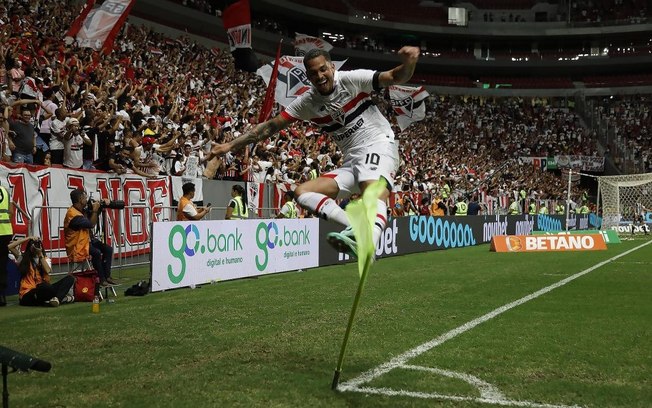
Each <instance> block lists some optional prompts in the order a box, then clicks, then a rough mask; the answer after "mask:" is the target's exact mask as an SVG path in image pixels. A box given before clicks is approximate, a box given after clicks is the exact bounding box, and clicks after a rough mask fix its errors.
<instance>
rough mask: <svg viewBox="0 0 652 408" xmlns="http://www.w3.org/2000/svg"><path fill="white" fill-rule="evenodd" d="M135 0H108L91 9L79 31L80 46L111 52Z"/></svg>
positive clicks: (78, 40) (78, 42)
mask: <svg viewBox="0 0 652 408" xmlns="http://www.w3.org/2000/svg"><path fill="white" fill-rule="evenodd" d="M134 2H135V0H107V1H105V2H104V3H103V4H102V5H101V6H100V7H99V8H95V9H93V10H91V11H90V12H89V13H88V15H87V16H86V19H85V20H84V24H83V25H82V27H81V28H80V29H79V32H78V33H77V37H76V39H77V45H79V46H80V47H88V48H93V49H95V50H103V51H104V53H107V54H108V53H109V52H111V49H112V48H113V41H115V37H116V36H117V35H118V33H119V32H120V29H121V28H122V26H123V25H124V23H125V21H126V20H127V16H129V12H130V11H131V7H133V5H134Z"/></svg>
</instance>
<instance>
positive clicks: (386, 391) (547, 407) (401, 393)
mask: <svg viewBox="0 0 652 408" xmlns="http://www.w3.org/2000/svg"><path fill="white" fill-rule="evenodd" d="M338 390H339V387H338ZM347 391H353V392H361V393H364V394H377V395H385V396H389V397H413V398H422V399H438V400H448V401H469V402H479V403H482V404H491V405H501V406H506V407H526V408H581V407H578V406H576V405H552V404H541V403H538V402H531V401H512V400H498V399H487V398H477V397H465V396H462V395H445V394H437V393H430V392H418V391H405V390H393V389H391V388H375V387H352V388H351V389H347Z"/></svg>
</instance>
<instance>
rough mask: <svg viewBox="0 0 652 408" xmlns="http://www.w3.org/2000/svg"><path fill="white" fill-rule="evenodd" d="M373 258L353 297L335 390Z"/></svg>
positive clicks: (335, 376)
mask: <svg viewBox="0 0 652 408" xmlns="http://www.w3.org/2000/svg"><path fill="white" fill-rule="evenodd" d="M372 259H373V258H367V259H366V260H365V262H364V266H363V272H362V277H361V278H360V282H359V283H358V290H357V291H356V292H355V298H354V299H353V307H352V308H351V313H350V314H349V323H348V325H347V326H346V332H344V340H342V348H341V349H340V357H339V359H338V360H337V368H336V369H335V373H334V374H333V382H332V384H331V389H332V390H334V389H336V388H337V384H338V383H339V381H340V375H341V374H342V366H343V364H344V353H345V352H346V346H347V344H348V343H349V335H350V334H351V329H352V328H353V321H354V319H355V313H356V312H357V310H358V303H360V297H361V296H362V290H363V289H364V284H365V280H366V278H367V272H369V269H370V267H371V263H372V261H371V260H372Z"/></svg>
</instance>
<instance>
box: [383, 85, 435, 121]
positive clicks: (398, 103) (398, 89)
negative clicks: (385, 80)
mask: <svg viewBox="0 0 652 408" xmlns="http://www.w3.org/2000/svg"><path fill="white" fill-rule="evenodd" d="M427 97H428V92H427V91H426V90H425V89H424V88H423V87H422V86H421V87H419V88H413V87H410V86H400V85H392V86H390V87H389V99H390V101H391V104H392V108H393V109H394V113H396V121H397V122H398V126H399V127H400V128H401V131H403V130H405V129H406V128H407V127H408V126H410V125H411V124H412V123H414V122H418V121H420V120H423V118H425V117H426V105H425V103H424V99H426V98H427Z"/></svg>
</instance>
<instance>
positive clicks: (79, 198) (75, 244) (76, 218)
mask: <svg viewBox="0 0 652 408" xmlns="http://www.w3.org/2000/svg"><path fill="white" fill-rule="evenodd" d="M70 201H72V206H71V207H70V208H68V211H67V212H66V217H65V219H64V222H63V230H64V236H65V241H66V253H67V254H68V259H69V260H70V261H71V262H83V261H84V260H86V259H88V256H89V254H90V256H91V260H92V263H93V268H95V270H96V271H97V273H98V275H99V277H100V285H102V286H108V285H115V284H116V283H117V282H116V281H114V280H113V278H111V262H112V260H113V248H111V247H110V246H109V245H106V244H104V243H103V242H101V241H100V240H98V239H95V238H93V239H91V230H92V229H93V228H94V227H95V226H96V225H97V220H98V218H99V213H100V211H101V209H102V207H109V206H112V203H111V201H109V200H108V199H103V200H102V201H95V200H93V201H92V202H91V203H90V205H89V202H88V195H87V194H86V192H85V191H84V190H80V189H77V190H73V191H71V192H70ZM88 212H90V216H87V213H88Z"/></svg>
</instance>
